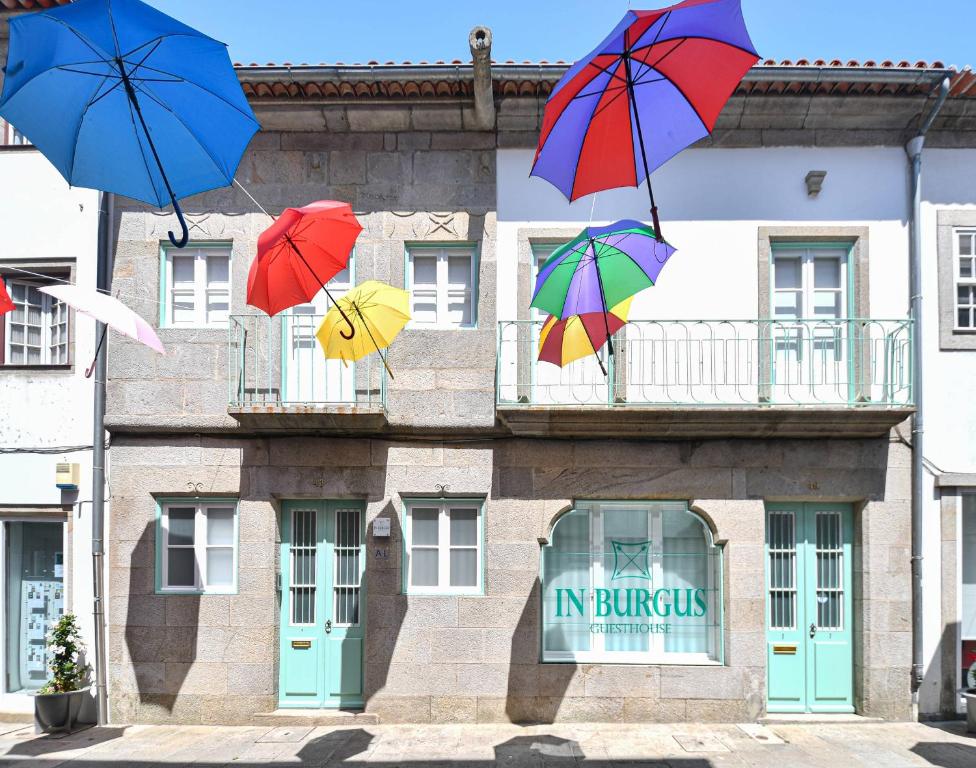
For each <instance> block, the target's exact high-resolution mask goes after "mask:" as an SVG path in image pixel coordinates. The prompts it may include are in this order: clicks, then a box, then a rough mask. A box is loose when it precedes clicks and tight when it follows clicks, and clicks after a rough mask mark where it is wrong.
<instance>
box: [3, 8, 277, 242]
mask: <svg viewBox="0 0 976 768" xmlns="http://www.w3.org/2000/svg"><path fill="white" fill-rule="evenodd" d="M4 71H5V73H6V77H5V80H4V83H3V94H2V95H0V115H2V116H3V117H4V118H5V119H6V120H7V121H8V122H10V123H11V124H13V125H14V126H16V127H17V129H18V130H20V131H21V133H23V134H24V135H26V136H27V138H29V139H30V140H31V142H32V143H33V144H34V146H36V147H37V148H38V149H39V150H40V151H41V152H42V153H43V154H44V155H45V156H46V157H47V158H48V159H49V160H50V161H51V162H52V163H53V164H54V166H55V167H56V168H57V169H58V170H59V171H60V172H61V174H62V175H63V176H64V178H65V179H66V180H67V181H68V183H69V184H72V185H74V186H79V187H91V188H94V189H100V190H103V191H106V192H115V193H118V194H120V195H125V196H126V197H131V198H133V199H135V200H141V201H142V202H144V203H149V204H150V205H156V206H159V207H160V208H162V207H163V206H165V205H167V204H168V203H172V205H173V208H174V209H175V210H176V215H177V216H178V217H179V220H180V224H181V225H182V227H183V235H182V238H181V239H180V240H179V241H177V239H176V238H175V237H174V236H173V233H172V232H170V233H169V236H170V240H172V241H173V244H174V245H176V246H177V247H180V248H182V247H183V246H184V245H186V241H187V240H188V239H189V232H188V230H187V226H186V221H185V220H184V218H183V212H182V211H181V210H180V207H179V204H178V203H177V199H178V198H180V197H187V196H188V195H193V194H196V193H198V192H205V191H206V190H209V189H214V188H216V187H223V186H227V185H228V184H230V183H231V182H232V181H233V179H234V173H235V172H236V170H237V166H238V164H239V163H240V160H241V156H242V155H243V154H244V150H245V149H246V148H247V145H248V142H249V141H250V140H251V137H252V136H253V135H254V133H255V132H256V131H257V130H258V128H259V127H260V126H259V125H258V122H257V120H256V119H255V117H254V113H253V112H252V111H251V107H250V105H248V103H247V99H246V98H245V96H244V93H243V91H242V90H241V86H240V82H239V81H238V79H237V76H236V74H235V73H234V68H233V66H232V65H231V63H230V58H229V56H228V55H227V48H226V46H225V45H224V44H223V43H220V42H218V41H216V40H214V39H212V38H210V37H207V36H206V35H203V34H201V33H200V32H197V31H196V30H195V29H192V28H191V27H188V26H186V25H185V24H182V23H180V22H179V21H176V20H175V19H173V18H171V17H169V16H167V15H166V14H164V13H161V12H159V11H157V10H156V9H155V8H152V7H150V6H148V5H146V4H145V3H142V2H139V0H78V1H77V2H75V3H72V4H71V5H66V6H63V7H60V8H54V9H51V10H48V11H44V12H41V13H31V14H28V15H25V16H21V17H18V18H14V19H11V20H10V50H9V53H8V55H7V66H6V68H5V70H4Z"/></svg>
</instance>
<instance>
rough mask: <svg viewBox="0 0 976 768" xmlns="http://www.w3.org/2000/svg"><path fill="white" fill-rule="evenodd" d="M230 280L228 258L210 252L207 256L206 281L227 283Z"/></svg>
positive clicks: (209, 282)
mask: <svg viewBox="0 0 976 768" xmlns="http://www.w3.org/2000/svg"><path fill="white" fill-rule="evenodd" d="M229 281H230V258H229V257H227V256H217V255H214V254H211V255H210V256H207V283H208V285H212V284H213V283H227V282H229Z"/></svg>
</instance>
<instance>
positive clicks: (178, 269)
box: [173, 256, 194, 283]
mask: <svg viewBox="0 0 976 768" xmlns="http://www.w3.org/2000/svg"><path fill="white" fill-rule="evenodd" d="M193 262H194V257H193V256H173V282H174V283H193V269H194V264H193Z"/></svg>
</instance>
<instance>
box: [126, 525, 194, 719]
mask: <svg viewBox="0 0 976 768" xmlns="http://www.w3.org/2000/svg"><path fill="white" fill-rule="evenodd" d="M155 551H156V525H155V523H154V522H153V523H148V524H147V525H146V527H145V529H144V530H143V532H142V534H141V536H140V537H139V541H138V544H137V545H136V546H135V548H133V550H132V557H131V560H130V563H129V597H128V605H127V610H126V620H125V645H126V649H127V651H128V655H129V659H130V661H131V664H132V672H133V674H134V676H135V683H136V689H137V691H138V694H139V703H140V704H142V705H150V706H155V707H162V708H163V709H165V710H166V712H167V713H172V711H173V708H174V706H175V705H176V697H177V695H178V694H179V692H180V690H181V689H182V687H183V683H184V681H185V680H186V676H187V673H188V672H189V670H190V665H192V664H193V662H194V661H195V660H196V654H197V634H198V632H199V627H198V619H199V616H200V596H199V595H160V596H156V595H153V594H152V593H153V592H154V579H155V558H154V557H152V554H153V553H155ZM145 553H150V558H151V559H150V561H149V562H150V566H149V567H148V568H147V567H146V563H145V561H144V559H143V558H144V557H145ZM147 571H148V574H147ZM160 578H161V576H160Z"/></svg>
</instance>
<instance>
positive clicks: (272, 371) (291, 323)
mask: <svg viewBox="0 0 976 768" xmlns="http://www.w3.org/2000/svg"><path fill="white" fill-rule="evenodd" d="M301 309H303V308H299V309H298V310H297V311H294V313H293V314H286V315H278V316H276V317H268V316H267V315H258V314H254V315H231V317H230V322H229V325H228V329H229V330H228V339H227V345H228V349H227V359H228V366H227V370H228V382H227V400H228V404H229V405H230V407H232V408H261V409H272V410H274V409H277V408H294V407H304V408H323V409H324V408H329V407H337V406H348V407H352V406H359V407H369V408H372V409H376V408H380V409H385V407H386V370H385V368H384V367H383V363H382V362H381V361H380V359H379V356H378V355H376V354H373V355H368V356H367V357H365V358H363V359H362V360H358V361H356V362H350V363H348V364H345V363H343V362H342V361H341V360H326V359H325V357H324V355H323V354H322V349H321V347H320V346H319V343H318V340H317V339H316V338H315V331H316V329H317V328H318V327H319V325H320V324H321V322H322V318H323V316H322V315H314V314H307V313H304V312H302V311H301Z"/></svg>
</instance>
